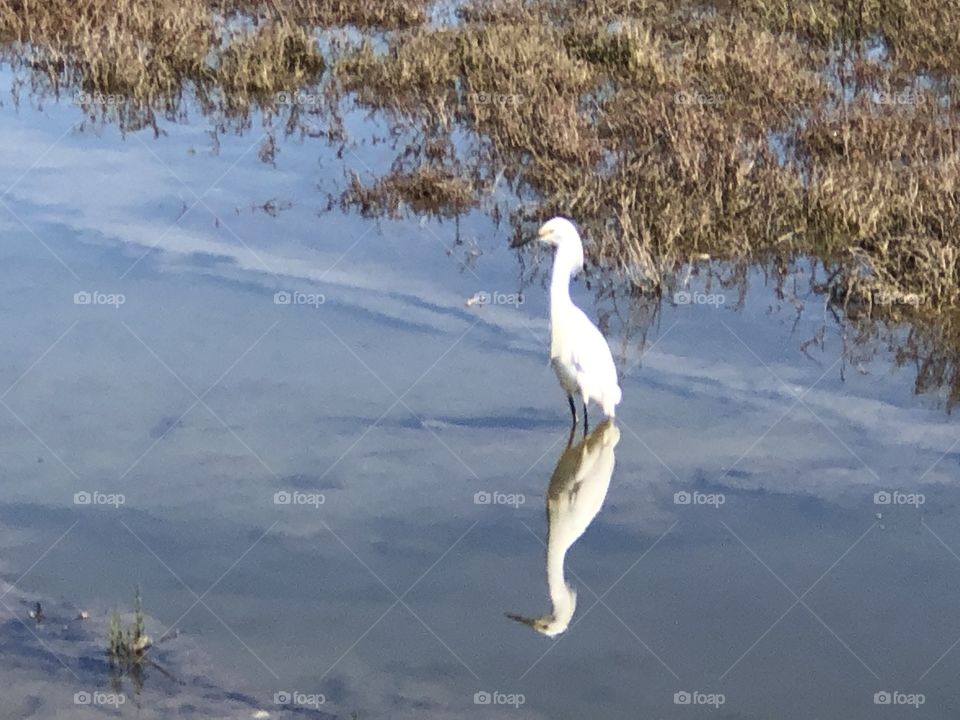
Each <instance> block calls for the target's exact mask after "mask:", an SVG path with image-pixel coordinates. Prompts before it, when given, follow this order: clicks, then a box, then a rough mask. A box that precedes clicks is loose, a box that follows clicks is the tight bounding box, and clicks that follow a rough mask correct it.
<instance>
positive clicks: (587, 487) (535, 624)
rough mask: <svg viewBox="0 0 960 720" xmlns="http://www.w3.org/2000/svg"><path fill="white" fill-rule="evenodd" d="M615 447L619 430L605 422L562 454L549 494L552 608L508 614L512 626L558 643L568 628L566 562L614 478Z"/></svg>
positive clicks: (573, 598)
mask: <svg viewBox="0 0 960 720" xmlns="http://www.w3.org/2000/svg"><path fill="white" fill-rule="evenodd" d="M571 439H572V436H571ZM619 441H620V429H619V428H618V427H617V426H616V423H615V422H614V421H613V420H606V421H605V422H603V423H602V424H601V425H599V426H598V427H597V428H596V429H594V431H593V432H592V433H590V434H589V435H588V436H587V437H586V438H585V439H584V440H583V442H581V443H578V444H577V445H572V446H568V447H567V449H566V450H564V451H563V454H562V455H561V456H560V459H559V460H558V461H557V467H556V468H555V469H554V471H553V476H552V477H551V478H550V486H549V487H548V488H547V586H548V587H549V590H550V603H551V604H552V606H553V607H552V609H551V611H550V612H549V613H548V614H546V615H543V616H541V617H538V618H526V617H523V616H521V615H514V614H512V613H507V617H509V618H510V619H511V620H516V621H518V622H522V623H525V624H527V625H529V626H530V627H532V628H533V629H534V630H536V631H537V632H539V633H543V634H544V635H547V636H548V637H556V636H557V635H559V634H560V633H562V632H564V631H566V629H567V627H568V626H569V625H570V619H571V618H572V617H573V613H574V611H575V610H576V608H577V593H576V591H575V590H574V589H573V588H572V587H570V586H569V585H568V584H567V581H566V579H565V578H564V570H563V564H564V559H565V558H566V556H567V550H569V549H570V546H571V545H573V543H575V542H576V541H577V538H579V537H580V536H581V535H583V533H584V531H586V529H587V527H588V526H589V525H590V523H591V522H593V519H594V518H595V517H596V515H597V513H598V512H600V508H601V507H602V506H603V501H604V499H605V498H606V497H607V489H608V488H609V487H610V478H611V477H612V476H613V466H614V461H615V457H614V452H613V449H614V448H615V447H616V445H617V443H618V442H619Z"/></svg>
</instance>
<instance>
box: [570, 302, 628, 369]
mask: <svg viewBox="0 0 960 720" xmlns="http://www.w3.org/2000/svg"><path fill="white" fill-rule="evenodd" d="M574 311H575V312H574V313H573V316H572V325H573V333H571V335H572V337H571V338H570V340H571V342H570V344H569V348H568V350H569V352H570V359H571V360H572V361H573V364H574V366H575V367H576V368H577V373H578V374H583V375H584V376H586V377H587V378H589V381H590V384H591V385H593V386H598V387H607V386H609V385H610V384H613V385H617V384H618V382H617V367H616V365H614V363H613V355H612V354H611V353H610V346H609V345H607V339H606V338H605V337H604V336H603V333H601V332H600V330H599V329H598V328H597V326H596V325H594V324H593V323H592V322H591V321H590V318H588V317H587V314H586V313H585V312H583V310H581V309H580V308H578V307H575V308H574Z"/></svg>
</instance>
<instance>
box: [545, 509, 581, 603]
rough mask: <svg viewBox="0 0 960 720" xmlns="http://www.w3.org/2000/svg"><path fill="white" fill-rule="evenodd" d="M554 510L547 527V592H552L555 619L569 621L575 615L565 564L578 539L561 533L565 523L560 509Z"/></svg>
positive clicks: (551, 599) (551, 600) (551, 598)
mask: <svg viewBox="0 0 960 720" xmlns="http://www.w3.org/2000/svg"><path fill="white" fill-rule="evenodd" d="M552 510H553V513H551V514H550V517H549V519H548V525H547V590H548V591H549V592H550V602H551V604H552V605H553V614H554V617H556V618H562V617H565V618H566V619H567V620H569V618H570V615H572V614H573V607H572V604H573V598H572V597H571V592H570V588H569V587H568V586H567V580H566V578H565V577H564V574H565V573H564V562H565V560H566V557H567V551H568V550H569V549H570V546H571V545H572V544H573V542H574V541H575V540H576V538H570V537H569V536H568V535H567V534H566V533H563V532H561V531H560V530H561V528H562V527H563V523H562V522H561V519H560V518H559V517H558V516H557V513H558V508H556V507H554V508H552Z"/></svg>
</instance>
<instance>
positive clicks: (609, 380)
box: [531, 217, 622, 435]
mask: <svg viewBox="0 0 960 720" xmlns="http://www.w3.org/2000/svg"><path fill="white" fill-rule="evenodd" d="M537 238H538V239H539V241H540V242H542V243H544V244H546V245H549V246H551V247H554V248H556V254H555V255H554V258H553V271H552V274H551V277H550V365H551V366H552V367H553V371H554V373H556V375H557V380H559V381H560V387H562V388H563V390H564V392H566V394H567V400H568V401H569V403H570V414H571V415H572V417H573V427H574V428H575V427H576V425H577V406H576V404H575V403H574V400H573V398H574V395H579V396H580V398H581V399H582V401H583V432H584V435H586V433H587V422H588V421H587V405H588V403H589V402H590V401H591V400H592V401H594V402H596V403H597V404H598V405H600V407H601V409H602V410H603V413H604V415H606V416H607V417H608V418H612V417H614V415H615V414H616V408H617V405H618V404H619V403H620V399H621V397H622V392H621V391H620V384H619V382H618V380H617V368H616V365H614V363H613V356H612V355H611V354H610V346H609V345H607V340H606V338H604V337H603V333H601V332H600V330H599V329H598V328H597V326H596V325H594V324H593V322H591V320H590V318H588V317H587V315H586V313H584V312H583V310H581V309H580V308H578V307H577V306H576V305H574V304H573V300H571V299H570V280H571V279H572V278H573V277H574V276H575V275H576V274H577V273H578V272H580V270H582V269H583V243H582V242H581V240H580V233H578V232H577V228H576V227H575V226H574V224H573V223H572V222H570V220H568V219H567V218H564V217H555V218H553V219H551V220H548V221H547V222H545V223H544V224H543V225H541V226H540V229H539V230H538V231H537ZM531 239H532V238H531Z"/></svg>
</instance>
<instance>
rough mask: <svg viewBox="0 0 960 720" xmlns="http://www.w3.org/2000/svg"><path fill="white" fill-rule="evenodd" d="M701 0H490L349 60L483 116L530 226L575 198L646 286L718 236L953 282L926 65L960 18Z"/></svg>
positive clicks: (910, 8) (906, 277)
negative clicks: (449, 24)
mask: <svg viewBox="0 0 960 720" xmlns="http://www.w3.org/2000/svg"><path fill="white" fill-rule="evenodd" d="M698 7H702V6H697V5H694V4H692V3H687V2H615V1H610V2H602V1H596V2H593V3H588V4H587V9H586V10H584V9H583V8H582V6H581V5H580V4H574V3H551V2H545V1H544V2H536V1H535V2H532V3H530V2H528V3H520V2H510V1H506V2H498V3H494V4H489V3H479V2H477V3H474V4H472V5H468V6H467V7H466V8H465V9H463V11H462V13H461V15H462V18H463V23H462V24H461V25H459V26H457V27H455V28H447V29H442V30H436V29H432V28H419V29H416V30H413V31H410V32H407V33H399V34H396V35H393V36H392V37H391V38H389V47H388V49H387V50H386V51H385V52H376V51H375V50H374V49H373V46H372V45H370V44H362V45H361V46H359V47H358V48H356V49H355V50H354V51H352V52H351V53H348V54H347V55H346V56H345V57H342V58H340V60H339V62H338V63H337V64H336V66H335V73H336V75H337V77H338V78H339V79H340V81H341V82H342V83H343V86H344V88H345V89H346V90H348V91H352V92H354V93H355V94H356V97H357V98H358V100H359V101H360V102H361V103H364V104H367V105H369V106H372V107H375V108H378V109H383V110H387V111H388V112H390V113H393V114H394V115H396V116H397V117H398V118H402V119H403V121H404V122H408V123H411V122H412V123H419V127H421V128H430V129H431V130H432V132H433V133H434V134H435V136H440V135H442V134H444V133H449V132H450V131H451V129H453V128H455V127H461V126H467V127H470V128H472V129H473V131H474V132H475V133H476V137H477V138H478V142H477V145H476V152H478V153H480V154H481V157H482V161H481V164H482V165H487V166H489V167H491V168H502V169H503V170H504V173H505V175H506V177H508V178H509V179H514V180H515V181H516V182H515V184H514V189H515V190H516V191H517V193H518V194H522V195H524V196H533V197H536V198H539V201H538V202H537V203H536V204H535V205H534V206H533V207H530V206H529V205H527V206H524V207H522V208H521V209H519V210H517V211H516V212H514V214H513V220H514V227H515V229H516V231H517V232H518V233H527V232H529V231H530V228H529V224H530V223H536V222H539V221H540V220H541V219H543V218H544V217H546V216H548V215H550V214H553V213H556V212H562V213H564V214H567V215H570V216H572V217H574V218H576V219H577V220H578V221H579V222H580V223H581V224H582V225H583V226H584V228H585V230H586V231H587V232H586V235H587V237H588V239H589V241H590V248H589V252H590V254H591V255H592V256H593V257H594V258H595V259H596V260H598V261H603V262H606V263H607V264H610V263H612V264H613V265H615V266H617V267H619V268H620V269H622V270H624V271H626V272H627V273H628V275H629V276H630V277H632V278H633V279H634V280H635V282H636V283H637V284H639V285H646V286H653V287H654V288H659V287H660V286H661V285H662V284H663V283H664V282H666V281H668V279H669V278H670V277H671V275H672V273H673V272H674V271H676V270H677V269H678V267H679V266H681V265H683V264H684V263H686V262H689V261H690V260H691V259H692V258H696V257H700V256H702V255H704V254H708V255H710V256H711V257H713V258H721V259H727V260H745V259H752V260H757V259H761V258H763V257H768V256H771V255H777V256H781V257H793V256H798V255H804V254H810V255H816V256H820V257H823V258H825V259H827V260H828V261H830V262H836V263H838V264H839V265H840V266H842V270H841V272H839V273H838V274H837V275H836V276H835V278H834V282H835V286H834V289H839V290H841V291H842V292H841V293H840V296H841V297H842V298H843V300H844V301H851V300H857V301H860V302H862V301H863V300H864V299H870V298H872V297H873V296H874V295H876V294H877V293H878V292H883V293H885V295H886V296H888V297H889V296H895V295H897V294H908V293H913V294H915V295H918V296H921V297H922V298H923V302H924V303H926V304H928V305H929V306H940V305H950V304H955V303H957V302H958V301H960V276H958V272H957V259H958V258H957V248H958V241H957V237H958V234H957V233H958V230H960V193H958V190H960V188H958V186H957V182H958V180H960V174H958V171H960V166H958V160H960V154H958V148H957V145H956V135H955V128H956V126H957V113H956V109H955V108H956V104H955V103H954V102H953V100H954V98H953V96H952V93H953V92H954V91H953V90H952V87H951V86H949V85H947V84H945V83H939V84H934V85H932V86H931V85H929V83H927V84H924V82H923V81H922V78H920V77H918V76H917V75H916V71H917V70H918V69H925V70H927V71H929V72H930V73H935V72H936V71H945V70H947V69H952V65H951V63H956V62H957V58H958V57H960V55H952V54H951V52H952V49H953V47H954V45H955V44H956V42H957V41H956V39H955V36H949V33H947V32H944V30H945V29H947V28H957V29H960V27H958V23H960V17H953V16H950V17H947V16H946V15H944V13H942V12H940V9H939V7H938V9H937V10H936V11H934V12H933V13H931V15H932V16H935V17H937V18H938V19H939V22H940V30H939V31H938V33H936V34H935V37H925V38H920V37H918V33H917V28H919V27H926V26H927V25H928V24H929V22H930V20H929V17H926V13H927V10H928V7H927V6H926V5H923V6H921V5H919V4H915V3H909V2H901V3H899V4H895V5H893V6H890V7H889V8H888V12H885V11H884V10H883V7H881V6H880V5H876V4H865V5H864V8H863V10H862V12H861V11H859V10H852V9H850V8H849V7H848V6H847V5H845V4H844V3H841V2H813V1H812V0H811V1H809V2H802V3H800V4H793V3H786V2H779V1H778V0H767V1H766V2H764V0H755V1H753V2H746V3H736V4H734V3H725V2H718V3H715V4H714V7H715V9H716V11H717V12H715V13H705V12H702V11H698V10H697V8H698ZM884 7H885V6H884ZM921 15H924V16H925V17H924V18H923V19H922V22H921V23H920V24H918V25H911V24H910V23H909V22H908V21H912V20H918V22H919V18H920V16H921ZM907 28H909V29H907ZM880 36H882V37H884V38H886V41H887V46H888V48H889V52H888V53H887V54H886V56H884V54H883V53H882V52H879V51H877V50H871V47H873V46H875V45H877V38H878V37H880ZM948 36H949V37H948ZM933 77H934V79H935V80H936V78H937V76H933ZM904 93H906V94H904ZM478 98H479V99H480V101H478ZM480 176H481V178H483V177H484V174H482V173H481V174H480ZM476 191H477V192H478V193H480V192H481V191H482V188H481V187H477V188H476Z"/></svg>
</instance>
